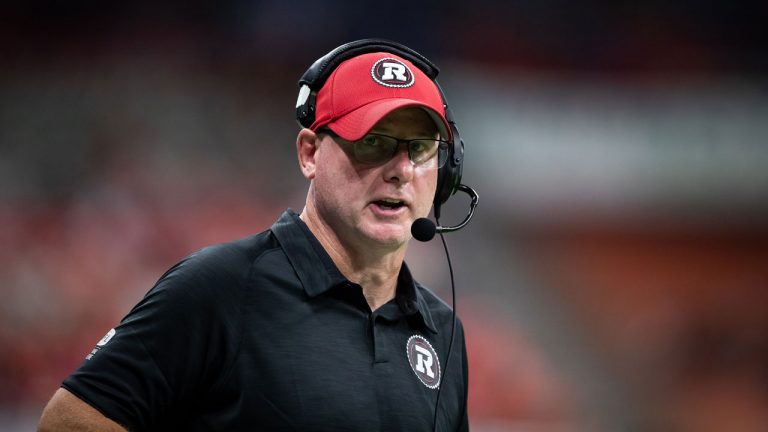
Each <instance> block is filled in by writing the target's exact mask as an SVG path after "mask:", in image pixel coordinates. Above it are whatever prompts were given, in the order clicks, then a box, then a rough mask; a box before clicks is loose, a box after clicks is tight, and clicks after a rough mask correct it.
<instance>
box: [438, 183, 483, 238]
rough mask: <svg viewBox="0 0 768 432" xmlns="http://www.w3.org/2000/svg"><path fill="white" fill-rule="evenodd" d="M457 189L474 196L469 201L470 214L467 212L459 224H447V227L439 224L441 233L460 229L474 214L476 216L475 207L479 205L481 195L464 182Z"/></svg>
mask: <svg viewBox="0 0 768 432" xmlns="http://www.w3.org/2000/svg"><path fill="white" fill-rule="evenodd" d="M456 189H458V190H460V191H462V192H464V193H465V194H467V195H469V196H470V197H471V198H472V201H471V202H470V203H469V214H467V216H466V217H465V218H464V220H463V221H461V223H460V224H458V225H455V226H446V227H444V226H438V227H437V232H439V233H443V232H453V231H458V230H460V229H462V228H464V226H465V225H467V224H468V223H469V220H470V219H472V216H474V214H475V208H476V207H477V203H478V201H479V197H478V196H477V192H475V190H474V189H472V188H471V187H469V186H467V185H464V184H460V185H459V186H457V187H456Z"/></svg>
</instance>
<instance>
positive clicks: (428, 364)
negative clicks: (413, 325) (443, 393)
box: [406, 335, 440, 389]
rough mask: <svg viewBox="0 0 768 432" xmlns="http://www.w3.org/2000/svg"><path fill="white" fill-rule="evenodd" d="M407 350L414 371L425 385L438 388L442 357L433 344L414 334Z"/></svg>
mask: <svg viewBox="0 0 768 432" xmlns="http://www.w3.org/2000/svg"><path fill="white" fill-rule="evenodd" d="M406 352H407V353H408V363H410V365H411V369H412V370H413V373H415V374H416V376H417V377H419V380H420V381H421V382H422V383H423V384H424V385H425V386H427V387H429V388H431V389H436V388H437V386H438V385H440V359H439V358H437V353H436V352H435V349H434V348H432V345H431V344H430V343H429V342H428V341H427V340H426V339H424V338H423V337H421V336H418V335H413V336H411V337H409V338H408V343H407V344H406Z"/></svg>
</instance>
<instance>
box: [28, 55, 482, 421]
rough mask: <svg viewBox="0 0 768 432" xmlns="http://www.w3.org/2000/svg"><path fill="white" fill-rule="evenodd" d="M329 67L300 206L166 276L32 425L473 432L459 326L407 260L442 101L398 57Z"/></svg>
mask: <svg viewBox="0 0 768 432" xmlns="http://www.w3.org/2000/svg"><path fill="white" fill-rule="evenodd" d="M329 73H330V75H329V76H328V77H327V80H325V81H324V84H323V85H322V87H321V88H319V90H318V91H316V94H312V97H316V104H315V105H314V106H313V107H312V108H313V111H314V113H315V116H314V119H313V121H312V124H311V125H309V126H308V127H305V128H303V129H302V130H301V131H300V132H299V133H298V137H297V140H296V148H297V154H298V161H299V166H300V168H301V172H302V173H303V174H304V176H305V177H306V178H307V179H308V180H309V190H308V193H307V198H306V203H305V207H304V209H303V211H302V212H301V214H300V215H296V214H295V213H293V212H292V211H290V210H288V211H286V212H285V213H284V214H283V215H282V216H281V217H280V218H279V219H278V221H277V222H276V223H275V224H274V225H273V226H272V227H271V228H270V229H269V230H267V231H265V232H262V233H260V234H257V235H254V236H251V237H247V238H245V239H241V240H239V241H235V242H232V243H228V244H223V245H217V246H213V247H209V248H206V249H203V250H201V251H199V252H197V253H195V254H193V255H192V256H190V257H188V258H186V259H185V260H183V261H182V262H180V263H179V264H177V265H176V266H174V267H173V268H171V269H170V270H169V271H168V272H166V274H165V275H163V276H162V277H161V278H160V280H159V281H158V282H157V284H156V285H155V286H154V287H153V288H152V289H151V290H150V291H149V292H148V294H147V295H146V296H145V297H144V299H142V300H141V301H140V302H139V303H138V305H136V306H135V307H134V308H133V310H131V312H130V313H129V314H128V315H127V316H126V317H125V318H124V319H123V321H122V322H121V323H120V325H119V326H117V327H116V328H115V329H113V330H110V332H109V333H107V335H106V336H105V337H104V338H103V339H102V340H101V341H99V342H98V344H97V346H96V348H95V349H94V350H93V351H92V352H91V353H90V354H89V355H88V356H87V360H86V361H85V362H84V363H83V365H82V366H81V367H80V368H79V369H78V370H77V371H75V372H74V373H73V374H72V375H71V376H70V377H68V378H67V379H66V380H65V381H64V383H63V385H62V388H61V389H59V390H58V391H57V392H56V393H55V394H54V396H53V398H52V399H51V401H50V402H49V404H48V406H47V407H46V409H45V411H44V412H43V415H42V418H41V422H40V426H39V428H40V430H45V431H48V430H89V429H93V430H107V431H111V430H115V431H122V430H126V429H127V430H221V431H223V430H270V431H400V430H402V431H427V430H433V429H434V430H440V431H454V430H467V429H468V421H467V360H466V349H465V345H464V334H463V329H462V326H461V324H460V323H458V322H457V324H456V332H455V339H454V340H455V342H454V343H453V344H451V336H452V332H451V327H452V323H453V316H452V313H451V310H450V309H449V307H448V306H447V305H445V304H444V303H443V302H442V301H440V300H439V299H438V298H437V297H436V296H435V295H434V294H433V293H432V292H430V291H429V290H428V289H426V288H425V287H423V286H421V285H420V284H418V283H416V282H415V281H414V280H413V278H412V277H411V274H410V272H409V271H408V268H407V266H406V265H405V264H404V262H403V260H404V257H405V253H406V249H407V246H408V242H409V240H410V238H411V235H410V229H411V225H412V223H413V221H414V220H416V219H417V218H421V217H425V216H427V214H428V213H429V210H430V206H431V204H432V200H433V197H434V196H435V190H436V184H437V181H438V170H439V169H440V167H441V166H443V165H444V164H445V163H446V159H447V158H448V156H449V152H448V148H449V147H448V146H449V144H450V143H449V141H450V140H451V139H452V132H451V129H450V125H449V123H448V121H447V120H446V115H445V108H444V104H443V100H442V95H441V94H440V92H439V90H438V88H437V87H436V85H435V83H434V82H433V81H432V80H431V79H430V78H429V77H428V76H426V75H425V74H424V72H423V71H422V70H420V69H419V68H418V67H416V66H414V64H413V63H412V62H411V61H409V60H408V59H407V58H403V57H401V56H398V55H396V54H393V53H392V52H369V53H362V54H359V55H354V56H351V57H350V58H348V59H346V60H344V61H342V62H340V64H339V65H338V66H336V67H335V68H333V70H332V71H329ZM305 96H306V95H304V96H300V102H301V99H302V98H305ZM449 347H451V348H450V349H451V351H452V354H451V361H450V366H449V368H448V369H446V368H445V362H446V356H447V354H448V350H449ZM438 395H440V396H439V398H438ZM438 400H439V403H438ZM434 419H436V423H435V424H433V421H434Z"/></svg>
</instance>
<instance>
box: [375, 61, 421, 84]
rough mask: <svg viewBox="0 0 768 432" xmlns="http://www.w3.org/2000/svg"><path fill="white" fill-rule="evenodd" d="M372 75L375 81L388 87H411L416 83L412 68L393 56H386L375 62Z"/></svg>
mask: <svg viewBox="0 0 768 432" xmlns="http://www.w3.org/2000/svg"><path fill="white" fill-rule="evenodd" d="M371 76H372V77H373V80H374V81H376V82H377V83H379V84H381V85H383V86H386V87H394V88H403V87H410V86H412V85H413V83H414V77H413V72H411V69H410V68H409V67H408V66H406V64H405V63H403V62H401V61H400V60H397V59H395V58H392V57H385V58H383V59H381V60H379V61H377V62H376V63H374V64H373V67H372V68H371Z"/></svg>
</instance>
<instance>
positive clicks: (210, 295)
mask: <svg viewBox="0 0 768 432" xmlns="http://www.w3.org/2000/svg"><path fill="white" fill-rule="evenodd" d="M279 250H280V246H279V244H278V243H277V241H276V240H275V239H274V236H273V235H272V234H271V232H270V231H269V230H267V231H264V232H261V233H259V234H255V235H252V236H249V237H245V238H242V239H239V240H235V241H232V242H227V243H221V244H216V245H211V246H208V247H205V248H203V249H200V250H198V251H196V252H194V253H192V254H191V255H189V256H187V257H186V258H184V259H182V260H181V261H179V262H177V263H176V264H175V265H174V266H172V267H171V268H170V269H168V270H167V271H166V272H165V273H164V274H163V275H162V276H161V277H160V278H159V279H158V281H157V282H156V283H155V285H154V286H153V287H152V288H151V289H150V290H149V292H147V294H146V295H145V297H144V299H143V300H142V301H141V302H140V303H139V304H138V305H137V308H145V307H147V306H149V305H153V304H155V303H156V302H160V303H162V304H165V305H166V306H165V307H172V308H173V309H185V308H189V307H193V308H195V309H198V310H199V309H200V308H202V309H210V308H212V307H216V308H237V307H238V304H239V303H240V302H241V301H242V296H243V295H245V294H246V291H247V290H246V288H247V282H248V279H249V278H250V277H251V274H252V272H253V269H254V266H255V265H256V263H257V262H258V261H259V259H260V258H261V257H262V256H263V255H265V254H268V253H270V252H273V251H279ZM171 305H173V306H171ZM133 312H135V310H134V311H133Z"/></svg>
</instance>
